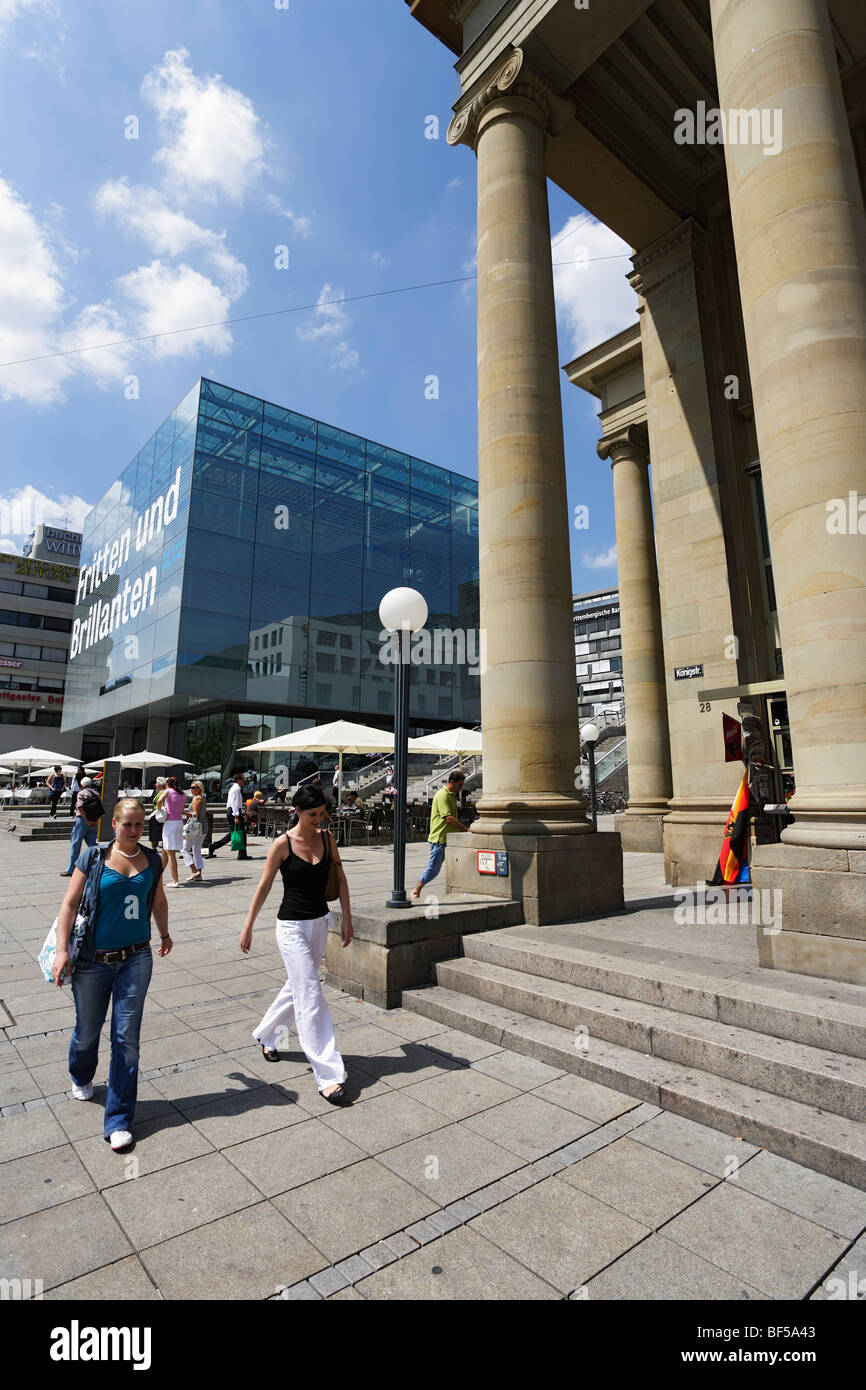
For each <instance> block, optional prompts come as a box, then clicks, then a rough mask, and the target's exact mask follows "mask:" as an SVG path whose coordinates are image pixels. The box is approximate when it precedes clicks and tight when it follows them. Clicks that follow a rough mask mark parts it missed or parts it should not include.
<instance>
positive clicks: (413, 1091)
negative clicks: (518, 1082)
mask: <svg viewBox="0 0 866 1390" xmlns="http://www.w3.org/2000/svg"><path fill="white" fill-rule="evenodd" d="M402 1094H403V1095H405V1096H410V1097H411V1098H412V1099H413V1100H419V1101H421V1103H422V1104H423V1105H429V1106H431V1107H432V1108H433V1109H434V1110H439V1111H440V1112H441V1113H442V1114H443V1115H447V1116H448V1119H449V1120H462V1119H465V1118H466V1116H467V1115H474V1114H476V1113H477V1112H478V1111H479V1110H487V1109H489V1108H490V1106H492V1105H500V1104H501V1103H502V1102H503V1101H505V1100H511V1099H512V1098H513V1097H514V1096H517V1095H520V1092H519V1091H518V1090H516V1089H515V1087H514V1086H507V1085H506V1084H505V1082H504V1081H497V1080H496V1079H495V1077H492V1076H485V1075H484V1073H483V1072H478V1071H475V1070H474V1068H472V1067H460V1068H459V1069H458V1070H456V1071H451V1072H447V1073H446V1074H445V1075H444V1076H436V1077H432V1078H431V1079H430V1080H429V1081H418V1082H416V1083H414V1084H413V1085H411V1086H407V1087H405V1088H404V1090H403V1092H402Z"/></svg>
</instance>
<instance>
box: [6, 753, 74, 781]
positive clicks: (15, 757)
mask: <svg viewBox="0 0 866 1390" xmlns="http://www.w3.org/2000/svg"><path fill="white" fill-rule="evenodd" d="M3 757H4V758H5V759H6V761H7V763H11V764H12V766H13V767H15V768H18V767H23V766H24V764H25V763H26V764H27V776H28V777H30V776H32V773H31V771H30V769H31V768H32V767H33V764H34V763H40V764H42V763H50V764H51V770H52V772H53V771H54V764H55V763H61V764H62V763H64V762H66V761H68V759H69V754H68V753H51V752H48V751H47V750H46V749H44V748H33V747H32V746H31V747H30V748H13V749H12V751H11V752H10V753H4V754H3Z"/></svg>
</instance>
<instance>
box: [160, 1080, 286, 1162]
mask: <svg viewBox="0 0 866 1390" xmlns="http://www.w3.org/2000/svg"><path fill="white" fill-rule="evenodd" d="M185 1115H186V1119H187V1120H188V1121H189V1122H190V1124H192V1125H194V1126H195V1127H196V1129H198V1130H199V1131H200V1132H201V1133H202V1134H203V1135H204V1136H205V1138H206V1139H208V1140H209V1142H210V1143H211V1144H213V1145H214V1147H215V1148H218V1149H222V1148H226V1147H227V1146H228V1145H230V1144H238V1143H243V1142H244V1140H246V1139H257V1138H259V1136H260V1135H263V1134H271V1133H272V1132H273V1131H274V1130H276V1129H286V1128H288V1126H289V1125H296V1124H300V1123H301V1122H302V1121H303V1120H308V1119H309V1118H310V1113H309V1111H308V1110H305V1109H304V1108H303V1107H302V1106H301V1105H300V1104H299V1103H298V1101H297V1098H296V1097H294V1096H290V1095H288V1094H287V1093H286V1092H285V1091H284V1090H282V1089H281V1088H280V1087H279V1086H267V1085H265V1086H260V1087H258V1088H257V1089H256V1090H254V1091H237V1092H235V1093H234V1094H233V1095H230V1096H226V1097H225V1098H224V1099H221V1100H211V1101H206V1102H205V1103H204V1105H198V1106H194V1107H190V1108H189V1109H187V1110H186V1111H185Z"/></svg>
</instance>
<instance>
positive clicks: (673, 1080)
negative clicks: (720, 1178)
mask: <svg viewBox="0 0 866 1390" xmlns="http://www.w3.org/2000/svg"><path fill="white" fill-rule="evenodd" d="M403 1007H404V1008H405V1009H409V1010H412V1011H413V1012H415V1013H418V1014H421V1015H423V1016H424V1017H425V1018H430V1019H433V1020H434V1021H435V1022H438V1023H442V1024H443V1025H445V1026H447V1027H449V1028H456V1029H459V1030H460V1031H461V1032H464V1033H469V1034H471V1035H472V1036H474V1037H479V1038H484V1039H485V1040H486V1041H488V1042H492V1043H494V1044H496V1045H497V1046H499V1047H506V1048H510V1049H511V1050H512V1051H514V1052H519V1053H522V1054H523V1055H524V1056H528V1057H535V1058H537V1059H538V1060H539V1061H541V1062H546V1063H548V1065H550V1066H554V1067H558V1068H560V1069H561V1070H562V1071H567V1072H573V1073H575V1074H576V1075H579V1076H584V1077H586V1079H587V1080H589V1081H596V1082H598V1083H599V1084H601V1085H603V1086H610V1087H612V1088H613V1089H614V1090H617V1091H622V1092H624V1093H625V1094H626V1095H629V1096H635V1097H637V1099H639V1100H643V1101H648V1102H650V1104H653V1105H660V1106H661V1107H662V1108H663V1109H665V1110H670V1111H673V1112H674V1113H675V1114H678V1115H683V1116H685V1117H686V1118H687V1119H690V1120H695V1121H696V1122H697V1123H699V1124H705V1125H710V1126H712V1127H713V1128H715V1129H720V1130H722V1132H723V1133H725V1134H733V1135H736V1136H737V1137H738V1138H741V1139H745V1140H746V1141H747V1142H748V1143H751V1144H758V1145H760V1147H761V1148H765V1149H767V1150H769V1151H770V1152H771V1153H775V1154H778V1155H779V1156H780V1157H781V1158H789V1159H791V1160H792V1161H793V1162H795V1163H801V1164H803V1165H804V1166H805V1167H807V1168H812V1169H814V1170H815V1171H816V1172H819V1173H824V1174H826V1175H827V1176H828V1177H831V1178H837V1179H838V1180H839V1181H840V1182H847V1183H850V1184H852V1186H855V1187H860V1188H863V1189H866V1129H864V1126H862V1125H859V1124H857V1123H856V1122H855V1121H853V1120H850V1119H847V1118H846V1117H844V1116H840V1115H836V1114H828V1113H825V1112H824V1111H823V1109H819V1108H817V1107H813V1106H809V1105H806V1104H804V1103H802V1102H801V1101H797V1100H790V1099H786V1098H784V1097H781V1096H778V1095H772V1094H770V1093H769V1092H767V1091H763V1090H760V1089H758V1088H757V1087H755V1086H749V1085H745V1084H744V1083H742V1082H738V1081H733V1080H729V1079H726V1078H722V1077H718V1076H713V1075H710V1074H708V1073H707V1072H703V1071H699V1070H697V1069H696V1068H694V1067H687V1066H683V1065H682V1064H680V1063H678V1062H675V1061H672V1060H669V1059H664V1058H661V1057H656V1056H646V1055H644V1054H642V1053H640V1052H636V1051H634V1050H632V1049H631V1048H627V1047H622V1046H620V1045H618V1044H617V1043H612V1042H607V1041H605V1040H603V1039H601V1038H597V1039H593V1041H592V1045H591V1046H590V1047H589V1048H588V1049H587V1050H586V1051H583V1050H580V1051H578V1050H576V1049H575V1045H574V1043H575V1038H574V1034H573V1033H572V1032H571V1031H570V1030H569V1029H567V1028H562V1027H559V1026H558V1025H557V1024H555V1023H548V1022H545V1021H544V1020H543V1019H536V1018H527V1017H526V1016H525V1015H524V1014H521V1013H518V1012H515V1011H514V1010H511V1009H504V1008H501V1007H500V1006H498V1005H496V1004H492V1003H490V1002H489V1001H488V1000H486V999H478V998H475V997H474V996H472V995H467V994H462V993H457V992H456V991H455V990H453V989H448V988H446V987H445V986H443V985H427V986H425V987H423V988H421V989H412V990H404V991H403Z"/></svg>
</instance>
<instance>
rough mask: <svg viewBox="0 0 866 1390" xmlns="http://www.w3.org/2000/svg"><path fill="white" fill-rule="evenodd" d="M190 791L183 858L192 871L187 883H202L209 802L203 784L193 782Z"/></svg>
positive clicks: (184, 832)
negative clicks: (190, 798) (203, 852)
mask: <svg viewBox="0 0 866 1390" xmlns="http://www.w3.org/2000/svg"><path fill="white" fill-rule="evenodd" d="M190 791H191V792H192V801H191V803H190V807H189V814H188V816H187V818H186V820H185V821H184V827H183V857H184V862H185V864H186V866H187V868H188V869H190V870H191V873H190V875H189V878H188V879H187V883H201V871H202V869H203V868H204V860H203V859H202V853H201V851H202V845H203V844H204V838H205V836H206V834H207V831H208V821H207V802H206V801H205V796H204V787H203V786H202V784H201V782H193V783H192V785H191V787H190Z"/></svg>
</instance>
